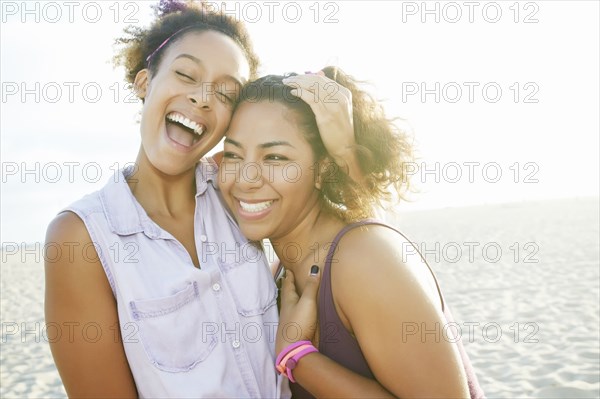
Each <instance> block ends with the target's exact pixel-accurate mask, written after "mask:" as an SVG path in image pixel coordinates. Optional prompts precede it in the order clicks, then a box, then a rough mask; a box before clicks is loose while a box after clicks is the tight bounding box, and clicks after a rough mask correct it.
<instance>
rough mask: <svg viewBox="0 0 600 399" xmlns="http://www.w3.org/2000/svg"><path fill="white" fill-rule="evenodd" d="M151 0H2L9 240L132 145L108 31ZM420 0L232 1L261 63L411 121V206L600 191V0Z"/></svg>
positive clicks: (119, 160)
mask: <svg viewBox="0 0 600 399" xmlns="http://www.w3.org/2000/svg"><path fill="white" fill-rule="evenodd" d="M154 3H155V2H154V1H153V2H147V1H144V2H134V1H121V2H116V1H96V2H93V1H83V2H79V1H75V2H69V1H50V2H47V1H42V2H37V1H28V2H26V3H24V2H22V1H1V2H0V6H1V17H0V18H1V23H2V25H1V32H0V48H1V50H0V51H1V54H0V59H1V61H0V62H1V65H0V66H1V69H0V73H1V81H2V92H1V95H2V99H1V103H0V105H1V110H0V132H1V154H0V155H1V162H2V186H1V189H2V192H1V195H2V197H1V220H2V222H1V223H2V226H1V233H2V238H1V240H2V243H3V244H4V243H7V242H17V243H20V242H33V241H43V238H44V232H45V229H46V226H47V224H48V223H49V221H50V220H51V219H52V218H53V217H54V215H55V214H56V213H57V212H58V211H59V210H60V209H62V208H63V207H65V206H67V205H68V204H69V203H71V202H73V201H75V200H77V199H78V198H80V197H81V196H83V195H84V194H86V193H89V192H92V191H95V190H98V189H100V188H101V187H102V186H103V185H104V184H105V183H106V182H107V180H108V179H110V178H111V176H112V174H113V173H114V170H115V168H117V167H122V166H123V165H124V164H125V163H127V162H130V161H133V160H134V159H135V156H136V153H137V150H138V147H139V127H138V125H137V124H136V118H137V114H138V111H139V109H140V103H139V102H137V101H135V98H133V97H131V96H130V94H129V92H127V91H126V89H125V83H124V79H123V71H122V70H120V69H117V70H114V69H113V67H112V65H111V63H110V60H111V57H112V55H113V48H112V43H113V41H114V39H115V38H116V37H118V36H119V35H120V33H121V31H122V29H123V27H124V26H126V25H128V24H129V23H127V22H130V23H135V24H141V25H144V24H146V23H147V22H148V21H149V19H150V17H151V15H152V14H151V11H150V9H149V5H150V4H154ZM25 4H26V5H25ZM215 4H217V3H215ZM219 4H220V2H219ZM423 4H424V3H423V2H421V1H418V2H409V1H404V2H402V1H397V2H392V1H383V2H375V1H369V2H366V1H338V2H327V1H323V2H314V1H308V2H277V1H275V2H268V1H264V2H263V1H256V2H232V3H231V4H230V5H229V6H228V7H229V8H228V9H229V11H230V12H231V13H233V14H234V15H236V16H237V17H238V18H241V19H243V20H245V21H246V22H247V26H248V29H249V31H250V34H251V36H252V37H253V40H254V44H255V47H256V50H257V52H258V54H259V55H260V56H261V59H262V62H263V69H262V72H263V73H283V72H290V71H296V72H304V71H307V70H311V71H315V70H318V69H320V68H321V67H323V66H325V65H337V66H339V67H341V68H343V69H344V70H345V71H346V72H348V73H350V74H352V75H354V76H355V77H356V78H359V79H361V80H366V81H368V82H370V83H372V86H370V89H371V91H372V92H373V93H374V94H375V96H376V97H377V98H380V99H385V101H384V106H385V108H386V111H387V113H388V115H389V116H392V117H399V118H403V119H405V120H406V123H407V124H408V125H409V126H410V127H411V129H412V132H413V134H414V137H415V140H416V142H415V144H416V147H417V150H418V154H419V156H420V160H419V162H418V163H419V164H420V165H422V166H424V167H425V169H427V170H429V171H430V172H429V173H427V174H426V173H424V172H423V171H421V172H415V175H414V176H413V182H414V183H415V186H417V187H418V188H419V191H420V193H419V194H418V195H415V196H414V202H413V203H411V204H406V205H401V206H400V209H401V210H411V209H418V208H433V207H447V206H462V205H471V204H485V203H496V202H510V201H522V200H529V199H545V198H565V197H576V196H598V192H599V180H600V178H599V172H598V169H599V112H598V110H599V109H600V104H599V80H598V79H599V75H600V73H599V70H600V68H599V48H600V43H599V37H600V32H599V5H598V2H596V1H580V2H577V1H536V2H526V1H523V2H514V1H508V2H487V1H482V2H477V1H476V2H433V1H432V2H427V3H426V6H423ZM25 7H26V8H25ZM424 7H426V9H425V8H424ZM436 19H437V20H436ZM98 167H99V169H98ZM498 173H500V174H498Z"/></svg>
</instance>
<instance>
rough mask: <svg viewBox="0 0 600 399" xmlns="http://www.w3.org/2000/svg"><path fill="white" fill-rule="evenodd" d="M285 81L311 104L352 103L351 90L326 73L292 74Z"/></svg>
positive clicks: (296, 93) (294, 93) (295, 92)
mask: <svg viewBox="0 0 600 399" xmlns="http://www.w3.org/2000/svg"><path fill="white" fill-rule="evenodd" d="M283 83H284V84H286V85H288V86H290V87H292V88H293V90H292V94H293V95H295V96H298V97H300V98H301V99H302V100H303V101H304V102H306V103H307V104H309V105H312V104H316V103H338V102H340V101H343V102H344V103H348V100H350V101H349V103H350V104H351V103H352V101H351V99H352V94H351V93H350V90H348V89H347V88H345V87H344V86H342V85H340V84H339V83H337V82H335V81H334V80H331V79H329V78H328V77H326V76H325V75H321V74H310V75H297V76H290V77H288V78H285V79H284V80H283Z"/></svg>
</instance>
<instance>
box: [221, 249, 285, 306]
mask: <svg viewBox="0 0 600 399" xmlns="http://www.w3.org/2000/svg"><path fill="white" fill-rule="evenodd" d="M240 255H241V256H240V257H239V261H238V262H232V263H226V262H221V263H220V265H221V270H222V272H223V278H224V280H225V282H226V283H227V286H228V287H229V289H230V290H231V296H232V297H233V300H234V301H235V305H236V308H237V311H238V313H239V314H240V315H242V316H244V317H252V316H259V315H262V314H264V313H266V312H267V311H268V310H269V309H270V308H271V307H273V306H274V305H276V303H277V287H276V286H275V282H274V281H273V276H272V275H271V271H270V269H269V266H268V265H267V263H266V257H265V254H264V253H263V251H262V250H260V249H259V248H257V247H256V246H255V245H253V244H250V243H247V244H246V245H244V246H243V247H242V248H241V251H240Z"/></svg>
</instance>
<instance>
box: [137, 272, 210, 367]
mask: <svg viewBox="0 0 600 399" xmlns="http://www.w3.org/2000/svg"><path fill="white" fill-rule="evenodd" d="M210 295H211V294H210V293H209V292H207V293H201V292H200V290H199V289H198V283H197V282H195V281H194V282H189V283H188V284H187V285H186V287H185V288H184V289H182V290H181V291H178V292H176V293H175V294H173V295H171V296H167V297H161V298H155V299H144V300H136V301H131V302H129V305H130V309H131V313H132V316H133V319H134V320H135V322H136V323H137V324H138V331H139V337H140V341H141V342H142V344H143V346H144V350H145V351H146V354H147V355H148V357H149V359H150V361H151V362H152V363H153V364H154V365H155V366H156V367H157V368H159V369H161V370H163V371H168V372H185V371H189V370H191V369H193V368H194V367H195V366H196V365H197V364H198V363H200V362H202V361H204V360H205V359H206V358H207V357H208V356H209V355H210V353H211V352H212V350H213V349H214V348H215V346H216V345H217V337H215V336H214V335H211V336H205V335H204V334H201V333H200V330H201V324H202V321H203V320H204V321H205V320H209V317H210V315H211V314H212V312H211V311H212V310H213V309H215V306H216V305H214V306H212V309H211V306H210V304H207V303H206V302H207V301H210V299H211V298H210Z"/></svg>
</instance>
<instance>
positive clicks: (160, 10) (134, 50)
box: [114, 0, 259, 84]
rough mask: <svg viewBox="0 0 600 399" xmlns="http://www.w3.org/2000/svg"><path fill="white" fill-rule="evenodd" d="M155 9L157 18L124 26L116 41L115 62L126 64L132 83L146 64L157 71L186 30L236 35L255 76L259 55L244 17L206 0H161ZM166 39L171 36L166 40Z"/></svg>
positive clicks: (116, 63) (229, 35)
mask: <svg viewBox="0 0 600 399" xmlns="http://www.w3.org/2000/svg"><path fill="white" fill-rule="evenodd" d="M154 9H155V13H156V19H155V20H154V22H153V23H152V24H151V25H150V27H149V28H147V29H143V28H140V27H138V26H129V27H127V28H125V36H123V37H120V38H118V39H116V41H115V44H116V45H118V46H119V47H120V49H119V50H118V52H117V54H116V55H115V57H114V63H115V65H122V66H124V67H125V70H126V77H125V78H126V80H127V81H128V82H129V83H131V84H133V82H134V80H135V76H136V75H137V73H138V72H139V71H140V70H142V69H144V68H148V69H149V71H150V75H151V76H152V75H154V74H155V73H156V71H157V69H158V66H159V65H160V61H161V58H162V55H163V54H164V52H165V50H166V49H167V48H168V47H169V46H170V45H172V44H173V43H174V42H176V41H177V40H178V39H180V38H181V37H182V36H183V34H184V33H189V32H199V31H200V32H202V31H217V32H221V33H223V34H225V35H227V36H228V37H230V38H231V39H233V40H234V41H235V42H236V43H237V44H238V45H239V46H240V48H241V49H242V51H243V53H244V55H245V56H246V59H247V60H248V64H249V66H250V79H254V78H256V75H257V70H258V66H259V60H258V56H257V55H256V54H255V53H254V49H253V46H252V41H251V40H250V37H249V36H248V32H247V31H246V28H245V26H244V24H243V23H242V22H241V21H238V20H236V19H235V18H233V17H231V16H228V15H225V14H223V13H221V12H216V11H214V10H213V9H211V8H210V7H208V5H207V4H206V3H205V2H192V1H187V2H181V1H175V0H160V2H159V4H158V5H157V6H155V7H154ZM167 39H169V40H168V41H167V42H166V43H165V40H167ZM163 43H164V45H163V46H162V47H161V48H160V49H159V47H160V46H161V44H163ZM149 56H150V59H149V61H148V62H147V61H146V59H147V58H148V57H149Z"/></svg>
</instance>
